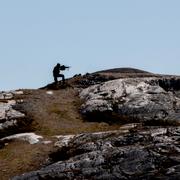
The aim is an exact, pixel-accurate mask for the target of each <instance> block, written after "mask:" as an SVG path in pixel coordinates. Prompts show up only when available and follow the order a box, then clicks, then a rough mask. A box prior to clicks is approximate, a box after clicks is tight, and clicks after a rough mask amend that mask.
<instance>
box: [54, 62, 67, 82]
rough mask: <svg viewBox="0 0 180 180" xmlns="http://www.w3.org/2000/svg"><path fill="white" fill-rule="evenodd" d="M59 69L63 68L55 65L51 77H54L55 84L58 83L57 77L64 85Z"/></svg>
mask: <svg viewBox="0 0 180 180" xmlns="http://www.w3.org/2000/svg"><path fill="white" fill-rule="evenodd" d="M61 67H63V66H61V65H60V64H59V63H57V65H56V66H55V67H54V69H53V76H54V81H55V83H57V82H58V77H61V78H62V81H63V84H64V83H65V78H64V75H63V74H60V70H63V69H62V68H61Z"/></svg>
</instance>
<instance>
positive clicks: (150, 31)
mask: <svg viewBox="0 0 180 180" xmlns="http://www.w3.org/2000/svg"><path fill="white" fill-rule="evenodd" d="M179 9H180V1H179V0H172V1H170V0H148V1H145V0H26V1H25V0H0V90H7V89H18V88H38V87H41V86H44V85H46V84H47V83H50V82H52V81H53V78H52V69H53V67H54V65H56V63H57V62H60V63H63V64H65V65H70V66H72V68H71V69H70V70H69V71H67V72H65V75H66V76H68V77H70V76H72V75H74V74H76V73H86V72H94V71H97V70H101V69H108V68H114V67H135V68H140V69H144V70H147V71H151V72H155V73H162V74H177V75H179V74H180V10H179Z"/></svg>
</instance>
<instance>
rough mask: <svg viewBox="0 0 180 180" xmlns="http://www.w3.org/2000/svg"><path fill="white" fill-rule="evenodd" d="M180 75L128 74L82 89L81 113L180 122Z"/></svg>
mask: <svg viewBox="0 0 180 180" xmlns="http://www.w3.org/2000/svg"><path fill="white" fill-rule="evenodd" d="M179 82H180V79H179V78H177V79H175V78H171V77H169V78H155V77H154V78H125V79H118V80H112V81H108V82H105V83H101V84H97V85H94V86H90V87H89V88H86V89H84V90H82V92H81V93H80V97H81V98H82V99H84V100H85V103H84V104H83V105H82V108H81V109H82V114H84V115H86V117H88V118H91V119H94V120H99V121H101V120H102V121H105V120H106V121H109V122H112V121H116V122H121V123H127V122H129V121H133V122H139V121H140V122H145V123H151V124H156V125H157V124H159V123H160V124H162V123H164V124H166V125H168V124H179V123H180V120H179V119H180V98H179V90H180V83H179Z"/></svg>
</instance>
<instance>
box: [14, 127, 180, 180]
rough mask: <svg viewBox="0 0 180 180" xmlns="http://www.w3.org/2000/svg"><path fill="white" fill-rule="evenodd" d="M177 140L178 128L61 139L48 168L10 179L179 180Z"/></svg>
mask: <svg viewBox="0 0 180 180" xmlns="http://www.w3.org/2000/svg"><path fill="white" fill-rule="evenodd" d="M179 137H180V128H179V127H178V128H175V127H174V128H155V129H153V130H152V129H148V128H146V129H138V128H137V129H134V130H131V131H130V132H129V133H127V134H122V133H121V131H120V130H119V131H111V132H102V133H92V134H79V135H75V136H68V137H65V139H66V143H64V141H65V139H63V138H62V137H60V139H59V143H57V145H58V144H60V146H59V149H58V150H57V152H56V153H54V154H52V155H51V158H52V164H51V165H48V166H46V167H45V168H42V169H40V170H38V171H34V172H30V173H26V174H24V175H22V176H17V177H14V178H13V180H25V179H28V180H34V179H36V180H38V179H108V180H111V179H113V180H116V179H124V180H127V179H166V180H168V179H178V178H179V177H180V141H179ZM61 142H62V143H61ZM63 144H64V145H63Z"/></svg>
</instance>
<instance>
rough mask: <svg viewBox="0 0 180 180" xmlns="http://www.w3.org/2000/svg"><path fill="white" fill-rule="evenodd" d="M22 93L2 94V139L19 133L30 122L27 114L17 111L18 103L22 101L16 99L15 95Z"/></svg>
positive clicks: (0, 111) (0, 115)
mask: <svg viewBox="0 0 180 180" xmlns="http://www.w3.org/2000/svg"><path fill="white" fill-rule="evenodd" d="M21 94H23V92H22V91H10V92H0V137H5V136H7V135H10V134H13V133H15V132H18V130H19V129H20V128H22V127H23V126H24V124H26V123H27V122H28V120H27V118H26V116H25V114H23V113H22V112H20V111H17V110H15V108H14V107H15V106H16V104H17V103H20V102H21V101H22V100H20V99H17V100H16V99H15V95H21Z"/></svg>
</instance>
